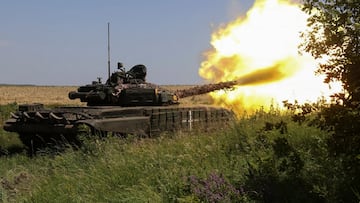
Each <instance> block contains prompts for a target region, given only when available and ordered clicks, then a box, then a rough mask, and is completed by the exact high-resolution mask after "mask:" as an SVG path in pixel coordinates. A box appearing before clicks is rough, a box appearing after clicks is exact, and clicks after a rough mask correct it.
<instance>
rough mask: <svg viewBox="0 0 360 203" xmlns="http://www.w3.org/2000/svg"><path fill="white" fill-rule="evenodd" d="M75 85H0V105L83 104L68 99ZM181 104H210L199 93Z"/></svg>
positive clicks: (185, 99) (183, 86)
mask: <svg viewBox="0 0 360 203" xmlns="http://www.w3.org/2000/svg"><path fill="white" fill-rule="evenodd" d="M190 87H192V86H191V85H164V86H162V88H165V89H168V90H170V91H174V90H178V89H186V88H190ZM77 88H78V87H76V86H26V85H24V86H21V85H19V86H18V85H2V86H1V85H0V105H5V104H9V103H14V102H16V103H17V104H26V103H42V104H45V105H77V106H81V105H85V104H84V103H81V102H80V101H79V100H78V99H77V100H70V99H69V98H68V93H69V92H70V91H76V89H77ZM180 102H181V104H184V105H190V104H210V103H211V98H210V96H208V95H199V96H193V97H188V98H184V99H181V100H180Z"/></svg>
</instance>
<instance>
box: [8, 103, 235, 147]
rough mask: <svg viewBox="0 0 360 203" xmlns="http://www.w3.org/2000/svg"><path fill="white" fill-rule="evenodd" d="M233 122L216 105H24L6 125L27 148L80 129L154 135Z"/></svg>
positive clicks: (226, 112) (229, 112)
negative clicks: (31, 141) (31, 143)
mask: <svg viewBox="0 0 360 203" xmlns="http://www.w3.org/2000/svg"><path fill="white" fill-rule="evenodd" d="M232 119H234V114H233V113H232V112H231V111H229V110H227V109H224V108H219V107H214V106H189V107H180V106H137V107H120V106H88V107H58V108H53V109H46V108H44V107H43V106H42V105H41V104H31V105H21V106H19V110H18V111H17V112H16V113H14V114H12V117H11V118H10V119H9V120H7V121H6V122H5V124H4V130H6V131H9V132H16V133H18V134H19V135H20V139H22V141H23V142H24V144H25V145H26V142H29V139H32V138H33V137H38V138H39V140H56V139H61V138H66V139H70V140H71V139H73V138H75V137H76V136H77V134H78V132H79V130H80V129H79V128H80V126H84V125H85V126H87V127H88V128H89V129H90V131H89V132H90V133H91V134H94V133H95V132H101V133H106V134H108V133H112V134H120V135H126V134H136V135H141V136H153V135H156V134H159V133H161V132H163V131H176V130H183V131H189V130H193V129H195V128H204V129H208V128H211V127H213V126H215V124H216V123H219V122H228V121H229V120H232Z"/></svg>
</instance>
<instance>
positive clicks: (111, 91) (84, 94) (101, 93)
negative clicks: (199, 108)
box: [69, 63, 179, 106]
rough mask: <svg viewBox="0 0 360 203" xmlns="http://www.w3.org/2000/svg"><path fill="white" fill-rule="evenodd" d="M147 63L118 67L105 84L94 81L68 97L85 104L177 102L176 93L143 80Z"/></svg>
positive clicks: (139, 104) (160, 103)
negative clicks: (125, 67) (128, 68)
mask: <svg viewBox="0 0 360 203" xmlns="http://www.w3.org/2000/svg"><path fill="white" fill-rule="evenodd" d="M146 73H147V72H146V67H145V66H144V65H142V64H139V65H136V66H134V67H132V68H131V69H130V70H129V71H127V72H126V71H125V69H124V68H123V67H122V65H121V63H118V71H116V72H114V73H112V74H111V76H110V78H109V79H108V80H107V81H106V83H105V84H103V83H101V81H100V80H99V81H95V82H93V83H92V84H89V85H85V86H81V87H79V88H78V89H77V91H73V92H70V93H69V98H70V99H80V101H81V102H87V105H88V106H164V105H171V104H178V103H179V101H178V97H177V95H176V94H175V93H173V92H170V91H168V90H165V89H162V88H160V87H159V86H157V85H154V84H151V83H147V82H146Z"/></svg>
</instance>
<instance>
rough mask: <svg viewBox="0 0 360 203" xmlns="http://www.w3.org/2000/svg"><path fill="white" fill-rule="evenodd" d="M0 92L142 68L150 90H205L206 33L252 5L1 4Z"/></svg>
mask: <svg viewBox="0 0 360 203" xmlns="http://www.w3.org/2000/svg"><path fill="white" fill-rule="evenodd" d="M0 2H1V6H0V25H1V29H0V71H1V72H0V84H4V83H5V84H35V85H82V84H87V83H90V82H91V81H92V80H96V78H97V77H102V78H103V81H105V80H106V77H107V23H108V22H110V42H111V44H110V46H111V64H112V67H111V69H112V71H115V70H116V63H117V62H118V61H121V62H122V63H123V64H124V66H125V67H126V68H127V69H129V68H131V67H132V66H134V65H136V64H144V65H146V66H147V68H148V76H147V81H149V82H152V83H157V84H198V83H204V82H205V81H203V80H202V79H201V77H200V76H199V75H198V69H199V66H200V63H201V61H202V60H203V57H202V53H203V52H204V51H206V50H208V49H209V48H210V47H211V46H210V38H211V33H212V32H213V31H214V30H216V29H217V28H218V27H219V26H221V25H224V24H227V23H228V22H230V21H233V20H235V19H236V18H237V17H239V16H242V15H244V14H245V12H246V10H247V9H249V8H250V7H251V6H252V4H253V0H152V1H146V0H63V1H50V0H32V1H26V0H22V1H21V0H14V1H10V0H8V1H6V0H0Z"/></svg>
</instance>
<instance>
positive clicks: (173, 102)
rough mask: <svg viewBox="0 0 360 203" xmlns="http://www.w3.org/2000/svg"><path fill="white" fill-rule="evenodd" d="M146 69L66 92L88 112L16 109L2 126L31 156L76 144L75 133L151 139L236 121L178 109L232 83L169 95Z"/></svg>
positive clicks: (210, 111) (226, 113)
mask: <svg viewBox="0 0 360 203" xmlns="http://www.w3.org/2000/svg"><path fill="white" fill-rule="evenodd" d="M146 73H147V70H146V67H145V66H144V65H141V64H140V65H136V66H134V67H133V68H131V69H130V70H129V71H125V69H124V68H123V67H122V64H121V63H118V70H117V71H115V72H114V73H112V74H111V75H110V77H109V78H108V79H107V81H106V82H105V83H103V82H102V81H101V79H99V78H98V80H96V81H93V82H92V83H91V84H88V85H84V86H80V87H79V88H78V89H77V91H73V92H69V95H68V96H69V99H79V100H80V101H81V102H84V103H86V106H73V107H72V106H70V107H69V106H67V107H56V108H51V109H50V108H45V107H44V105H43V104H23V105H19V108H18V111H17V112H15V113H11V118H10V119H8V120H7V121H6V122H5V124H4V130H6V131H9V132H16V133H18V134H19V138H20V139H21V141H22V142H23V143H24V145H25V146H26V147H27V148H28V149H30V150H31V151H34V150H36V149H37V148H39V147H44V146H47V145H49V144H53V143H57V142H60V141H69V142H79V139H78V135H79V133H81V132H83V131H86V133H87V134H90V135H96V134H101V135H104V134H105V135H107V134H115V135H121V136H126V135H128V134H135V135H139V136H153V135H156V134H159V133H161V132H164V131H177V130H183V131H188V130H193V129H194V128H203V129H210V128H211V127H214V126H217V124H218V123H223V122H229V121H230V120H233V119H234V114H233V112H232V111H231V110H228V109H225V108H220V107H215V106H208V105H191V106H180V105H179V99H181V98H184V97H189V96H194V95H199V94H204V93H208V92H211V91H215V90H219V89H226V88H231V87H233V86H234V85H236V82H235V81H232V82H222V83H217V84H207V85H201V86H195V87H193V88H190V89H183V90H177V91H169V90H166V89H163V88H161V87H159V86H158V85H155V84H152V83H148V82H146Z"/></svg>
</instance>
